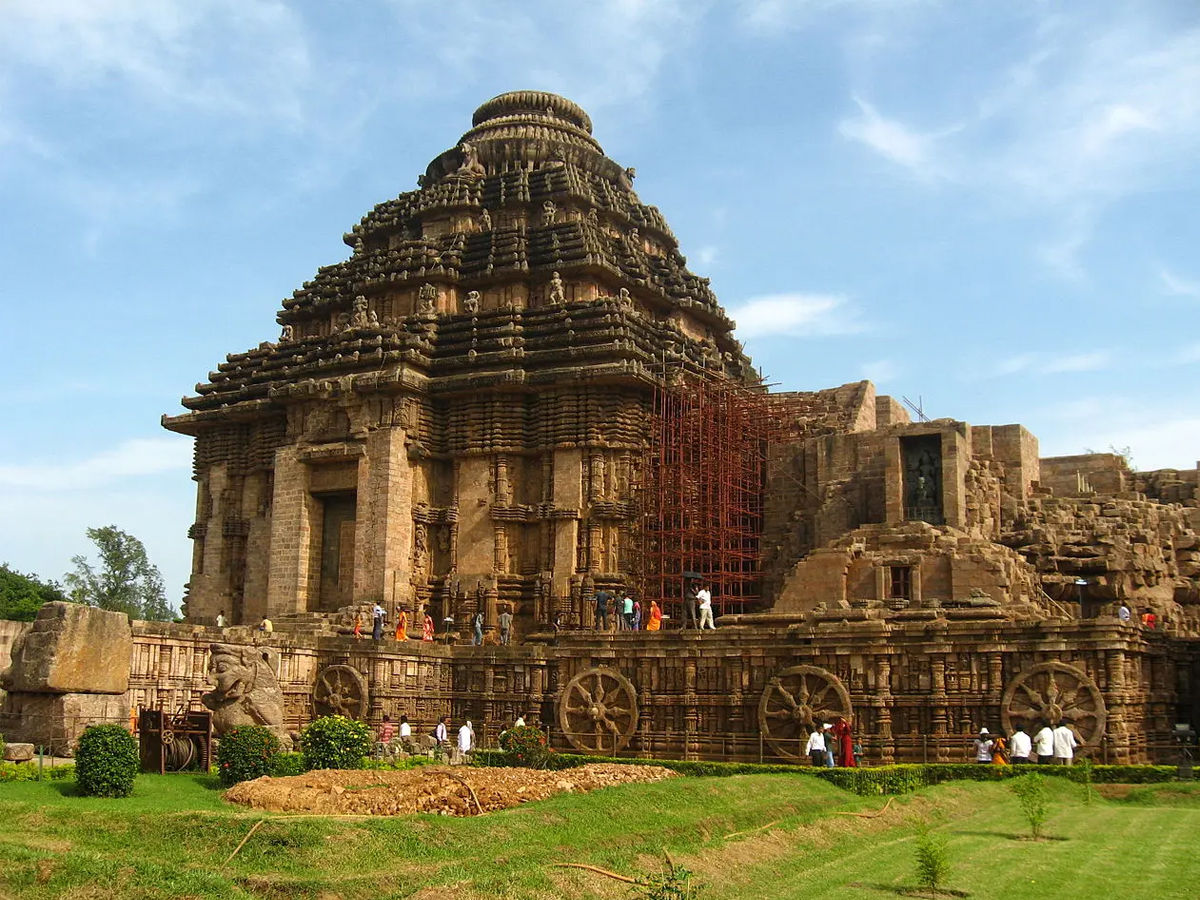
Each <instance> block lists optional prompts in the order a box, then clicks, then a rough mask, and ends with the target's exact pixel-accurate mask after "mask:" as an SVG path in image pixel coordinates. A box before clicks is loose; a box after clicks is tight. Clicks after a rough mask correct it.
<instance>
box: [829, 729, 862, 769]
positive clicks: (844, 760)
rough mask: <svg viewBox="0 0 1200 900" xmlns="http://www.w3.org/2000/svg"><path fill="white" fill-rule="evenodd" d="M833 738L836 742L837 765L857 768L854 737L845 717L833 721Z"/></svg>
mask: <svg viewBox="0 0 1200 900" xmlns="http://www.w3.org/2000/svg"><path fill="white" fill-rule="evenodd" d="M833 737H834V741H835V742H836V743H835V744H834V747H833V752H834V755H835V756H836V757H837V764H838V765H839V766H844V767H845V768H848V769H852V768H854V767H855V766H857V765H858V761H857V760H856V759H855V758H854V735H853V733H852V732H851V729H850V723H849V722H847V721H846V719H845V717H843V716H838V717H837V718H836V719H834V720H833Z"/></svg>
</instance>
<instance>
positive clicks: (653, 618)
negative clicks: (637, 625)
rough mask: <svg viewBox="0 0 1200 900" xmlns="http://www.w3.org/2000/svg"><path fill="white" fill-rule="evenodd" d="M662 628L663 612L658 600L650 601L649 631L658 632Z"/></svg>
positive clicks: (647, 623) (647, 627)
mask: <svg viewBox="0 0 1200 900" xmlns="http://www.w3.org/2000/svg"><path fill="white" fill-rule="evenodd" d="M660 628H662V610H661V609H660V608H659V606H658V601H657V600H651V601H650V620H649V621H648V622H646V630H647V631H658V630H659V629H660Z"/></svg>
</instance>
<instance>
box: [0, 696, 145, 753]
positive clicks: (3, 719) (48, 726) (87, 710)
mask: <svg viewBox="0 0 1200 900" xmlns="http://www.w3.org/2000/svg"><path fill="white" fill-rule="evenodd" d="M108 724H115V725H128V724H129V694H128V693H124V694H34V693H26V692H23V691H9V692H8V694H7V695H6V696H5V698H4V705H3V707H0V734H3V735H4V737H5V739H6V740H10V741H14V742H25V743H30V744H33V745H35V746H42V747H45V748H46V751H47V752H49V753H53V754H55V755H57V756H72V755H74V753H75V744H76V742H78V740H79V736H80V735H81V734H83V730H84V729H85V728H87V727H88V726H89V725H108Z"/></svg>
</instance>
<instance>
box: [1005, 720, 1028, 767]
mask: <svg viewBox="0 0 1200 900" xmlns="http://www.w3.org/2000/svg"><path fill="white" fill-rule="evenodd" d="M1009 744H1010V747H1009V749H1010V751H1011V753H1010V755H1011V757H1012V764H1013V765H1014V766H1021V765H1025V764H1026V763H1028V762H1029V754H1030V752H1031V751H1032V750H1033V741H1031V740H1030V739H1029V735H1027V734H1026V733H1025V726H1024V725H1022V724H1021V723H1020V722H1018V723H1017V724H1016V728H1015V729H1014V730H1013V733H1012V739H1011V740H1010V741H1009Z"/></svg>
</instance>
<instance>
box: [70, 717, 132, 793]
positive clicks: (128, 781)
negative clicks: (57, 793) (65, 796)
mask: <svg viewBox="0 0 1200 900" xmlns="http://www.w3.org/2000/svg"><path fill="white" fill-rule="evenodd" d="M140 768H141V765H140V763H139V762H138V748H137V741H135V740H134V739H133V735H131V734H130V733H129V732H128V731H126V730H125V729H124V728H122V727H121V726H120V725H91V726H89V727H88V728H86V729H84V732H83V734H82V735H80V737H79V744H78V746H77V747H76V748H75V782H76V783H77V784H78V785H79V792H80V793H81V794H84V795H85V796H88V797H128V796H129V795H130V794H131V793H133V781H134V779H135V778H137V774H138V770H139V769H140Z"/></svg>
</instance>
